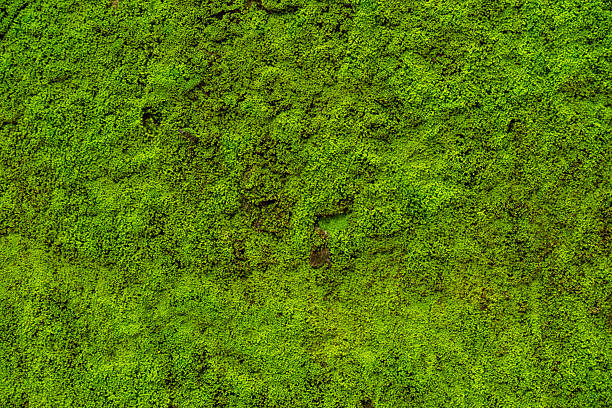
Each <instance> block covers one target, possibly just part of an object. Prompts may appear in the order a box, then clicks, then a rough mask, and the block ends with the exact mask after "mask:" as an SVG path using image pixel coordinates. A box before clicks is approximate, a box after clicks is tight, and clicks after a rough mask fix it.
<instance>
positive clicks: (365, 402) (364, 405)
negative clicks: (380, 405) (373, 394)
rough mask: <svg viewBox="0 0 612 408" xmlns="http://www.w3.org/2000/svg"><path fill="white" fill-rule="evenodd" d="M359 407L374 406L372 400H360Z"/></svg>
mask: <svg viewBox="0 0 612 408" xmlns="http://www.w3.org/2000/svg"><path fill="white" fill-rule="evenodd" d="M361 406H362V408H374V404H373V403H372V400H371V399H369V398H367V399H364V400H362V401H361Z"/></svg>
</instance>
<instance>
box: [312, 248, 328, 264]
mask: <svg viewBox="0 0 612 408" xmlns="http://www.w3.org/2000/svg"><path fill="white" fill-rule="evenodd" d="M323 265H327V266H330V265H331V254H330V252H329V248H327V247H324V248H319V249H313V250H312V251H311V252H310V266H312V267H313V268H320V267H322V266H323Z"/></svg>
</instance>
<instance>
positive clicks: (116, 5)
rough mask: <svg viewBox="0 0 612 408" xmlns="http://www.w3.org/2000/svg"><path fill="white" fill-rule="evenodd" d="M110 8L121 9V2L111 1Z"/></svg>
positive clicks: (117, 0)
mask: <svg viewBox="0 0 612 408" xmlns="http://www.w3.org/2000/svg"><path fill="white" fill-rule="evenodd" d="M110 6H111V7H112V8H114V9H115V10H117V7H119V0H111V2H110Z"/></svg>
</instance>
